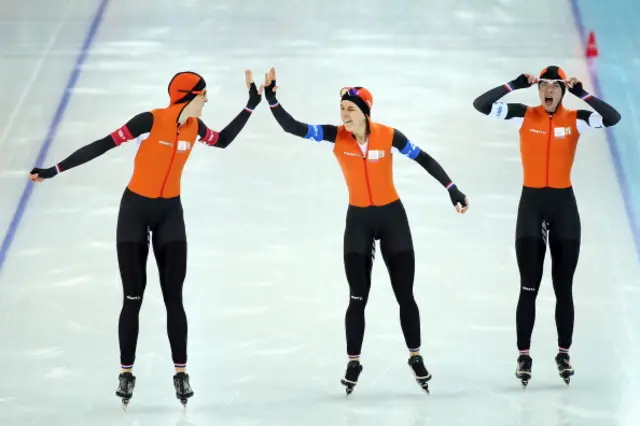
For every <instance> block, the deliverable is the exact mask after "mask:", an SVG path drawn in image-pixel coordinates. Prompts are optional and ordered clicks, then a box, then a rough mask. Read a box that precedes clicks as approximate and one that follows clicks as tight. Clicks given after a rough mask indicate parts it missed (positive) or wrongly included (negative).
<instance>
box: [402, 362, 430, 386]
mask: <svg viewBox="0 0 640 426" xmlns="http://www.w3.org/2000/svg"><path fill="white" fill-rule="evenodd" d="M407 363H408V364H409V367H411V371H412V372H413V377H414V378H415V379H416V382H417V383H418V384H419V385H420V387H421V388H422V389H423V390H424V391H425V392H426V393H427V394H428V393H429V380H431V373H429V371H427V367H425V365H424V360H423V359H422V356H420V355H413V356H412V357H411V358H409V361H408V362H407Z"/></svg>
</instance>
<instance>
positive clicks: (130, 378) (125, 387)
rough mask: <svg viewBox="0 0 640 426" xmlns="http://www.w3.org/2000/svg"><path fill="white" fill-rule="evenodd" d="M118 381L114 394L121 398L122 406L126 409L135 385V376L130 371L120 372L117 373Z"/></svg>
mask: <svg viewBox="0 0 640 426" xmlns="http://www.w3.org/2000/svg"><path fill="white" fill-rule="evenodd" d="M118 380H119V381H120V383H119V385H118V389H117V390H116V396H117V397H119V398H122V408H123V409H124V410H125V411H126V410H127V406H128V405H129V401H130V400H131V398H132V397H133V389H134V388H135V386H136V377H135V376H134V375H133V374H131V373H120V374H119V375H118Z"/></svg>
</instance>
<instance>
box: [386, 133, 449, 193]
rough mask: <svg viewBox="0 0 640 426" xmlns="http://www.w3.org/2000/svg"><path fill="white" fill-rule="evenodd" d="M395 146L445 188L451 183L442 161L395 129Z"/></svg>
mask: <svg viewBox="0 0 640 426" xmlns="http://www.w3.org/2000/svg"><path fill="white" fill-rule="evenodd" d="M392 144H393V146H394V147H395V148H396V149H397V150H398V151H400V153H401V154H402V155H404V156H406V157H409V158H411V159H412V160H415V161H416V162H417V163H418V164H420V165H421V166H422V168H423V169H425V170H426V171H427V173H429V174H430V175H431V176H433V178H434V179H436V180H437V181H438V182H440V184H441V185H442V186H444V187H445V188H446V187H448V186H449V185H450V184H451V182H452V181H451V179H450V178H449V175H447V172H445V171H444V169H443V168H442V166H441V165H440V163H438V162H437V161H436V160H435V159H434V158H433V157H431V156H430V155H429V154H427V153H426V152H425V151H423V150H421V149H420V148H419V147H418V146H417V145H415V144H414V143H412V142H411V141H409V140H408V139H407V137H406V136H405V135H404V134H403V133H402V132H401V131H399V130H397V129H394V131H393V142H392Z"/></svg>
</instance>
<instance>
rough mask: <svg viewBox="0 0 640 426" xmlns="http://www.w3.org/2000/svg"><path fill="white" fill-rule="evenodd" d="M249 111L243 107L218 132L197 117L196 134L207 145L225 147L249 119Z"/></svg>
mask: <svg viewBox="0 0 640 426" xmlns="http://www.w3.org/2000/svg"><path fill="white" fill-rule="evenodd" d="M251 113H252V111H251V110H249V109H247V108H244V109H243V110H242V111H240V113H239V114H238V115H236V116H235V118H234V119H233V120H231V122H230V123H229V124H227V125H226V127H225V128H224V129H222V130H221V131H220V132H216V131H214V130H211V129H209V127H207V125H206V124H205V123H204V122H203V121H202V120H201V119H199V118H198V136H200V139H201V141H202V142H204V143H205V144H207V145H210V146H214V147H216V148H226V147H228V146H229V145H231V142H233V141H234V140H235V139H236V137H238V135H239V134H240V131H241V130H242V129H243V128H244V126H245V125H246V124H247V121H249V117H251Z"/></svg>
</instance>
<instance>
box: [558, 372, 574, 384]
mask: <svg viewBox="0 0 640 426" xmlns="http://www.w3.org/2000/svg"><path fill="white" fill-rule="evenodd" d="M558 373H559V374H560V377H561V378H562V381H563V382H564V383H565V384H566V385H568V384H569V383H570V382H571V376H573V374H574V372H573V370H564V371H559V372H558Z"/></svg>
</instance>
